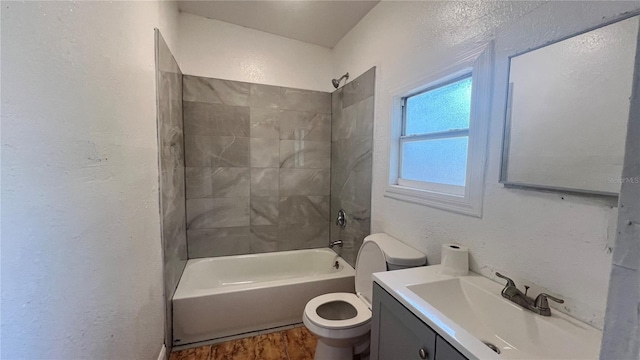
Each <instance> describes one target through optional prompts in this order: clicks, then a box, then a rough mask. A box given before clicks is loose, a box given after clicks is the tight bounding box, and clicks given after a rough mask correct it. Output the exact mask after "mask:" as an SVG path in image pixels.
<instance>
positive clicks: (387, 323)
mask: <svg viewBox="0 0 640 360" xmlns="http://www.w3.org/2000/svg"><path fill="white" fill-rule="evenodd" d="M372 321H373V322H372V324H371V339H372V342H371V355H372V358H373V359H431V360H433V359H437V360H463V359H467V358H466V357H465V356H464V355H462V354H461V353H460V352H458V351H457V350H456V349H455V348H454V347H453V346H451V345H450V344H449V343H448V342H447V341H446V340H444V339H443V338H442V337H441V336H439V335H438V334H437V333H436V332H435V331H434V330H433V329H432V328H431V327H429V326H428V325H427V324H425V323H424V322H422V321H421V320H420V319H419V318H417V317H416V316H415V315H414V314H413V313H411V311H409V310H408V309H407V308H406V307H404V306H403V305H402V304H401V303H400V302H399V301H398V300H396V299H394V298H393V296H391V295H389V293H387V292H386V291H385V290H384V289H383V288H382V287H380V285H378V284H377V283H374V285H373V319H372ZM381 339H382V340H381Z"/></svg>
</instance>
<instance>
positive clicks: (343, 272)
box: [172, 248, 356, 300]
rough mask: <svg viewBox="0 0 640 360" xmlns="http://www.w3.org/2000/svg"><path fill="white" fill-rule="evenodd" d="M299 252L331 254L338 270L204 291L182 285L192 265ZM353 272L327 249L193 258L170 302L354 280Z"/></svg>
mask: <svg viewBox="0 0 640 360" xmlns="http://www.w3.org/2000/svg"><path fill="white" fill-rule="evenodd" d="M301 252H322V253H331V254H332V255H333V256H335V259H336V261H338V262H339V264H340V270H339V271H337V272H332V273H328V274H322V275H317V276H308V275H305V276H298V277H293V278H287V279H281V280H270V281H261V282H255V283H250V284H238V285H228V286H224V287H213V288H206V289H190V288H185V287H186V286H187V285H185V284H184V283H183V281H182V280H183V278H184V275H185V273H186V272H187V271H188V269H189V266H190V265H191V266H193V265H194V264H197V263H199V262H204V261H212V260H213V261H215V259H218V258H224V259H227V260H228V259H234V258H235V259H250V258H255V257H263V256H269V257H272V256H277V255H279V254H283V253H286V254H291V255H294V254H295V253H301ZM355 272H356V271H355V269H354V268H353V267H352V266H351V265H350V264H349V263H347V262H346V260H345V259H343V258H342V257H341V256H340V255H338V253H336V252H335V251H333V250H331V249H327V248H312V249H301V250H283V251H273V252H268V253H258V254H242V255H228V256H216V257H204V258H195V259H189V260H187V264H186V266H185V268H184V271H183V274H182V276H181V277H180V281H179V282H178V286H177V287H176V291H175V292H174V295H173V298H172V300H185V299H192V298H199V297H206V296H210V295H217V294H224V293H229V292H242V291H250V290H256V289H263V288H268V287H273V286H281V285H288V284H294V283H298V282H300V280H304V282H316V281H323V280H327V279H334V278H344V277H354V278H355Z"/></svg>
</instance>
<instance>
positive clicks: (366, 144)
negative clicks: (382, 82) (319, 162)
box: [330, 68, 376, 267]
mask: <svg viewBox="0 0 640 360" xmlns="http://www.w3.org/2000/svg"><path fill="white" fill-rule="evenodd" d="M375 72H376V71H375V68H371V69H369V70H367V72H365V73H364V74H362V75H360V76H359V77H357V78H355V79H353V80H352V81H350V82H348V83H347V84H346V85H344V86H343V87H342V88H340V89H338V90H336V91H334V92H333V93H332V94H331V109H332V110H331V216H330V217H331V240H338V239H340V240H342V241H343V242H344V245H343V247H342V248H334V249H335V250H336V251H337V252H338V253H339V254H340V255H341V256H342V257H343V258H344V259H345V260H347V262H348V263H349V264H351V266H354V267H355V265H356V257H357V255H358V250H359V249H360V245H362V241H363V240H364V238H365V236H367V235H369V234H370V230H371V166H372V157H371V154H372V150H373V104H374V97H373V96H374V91H375V77H376V74H375ZM340 209H343V210H344V211H345V213H346V217H347V226H346V227H345V228H344V229H342V228H340V227H339V226H337V225H336V223H335V221H334V220H335V219H336V217H337V216H338V211H339V210H340Z"/></svg>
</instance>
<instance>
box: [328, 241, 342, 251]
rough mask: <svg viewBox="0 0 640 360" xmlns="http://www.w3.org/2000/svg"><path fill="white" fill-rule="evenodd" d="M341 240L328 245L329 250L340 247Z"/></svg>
mask: <svg viewBox="0 0 640 360" xmlns="http://www.w3.org/2000/svg"><path fill="white" fill-rule="evenodd" d="M342 245H343V243H342V240H336V241H332V242H330V243H329V248H330V249H333V247H334V246H338V247H342Z"/></svg>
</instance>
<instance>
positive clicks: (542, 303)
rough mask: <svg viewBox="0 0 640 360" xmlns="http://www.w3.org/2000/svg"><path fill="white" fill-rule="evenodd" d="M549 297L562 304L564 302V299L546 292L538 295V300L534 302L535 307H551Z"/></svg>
mask: <svg viewBox="0 0 640 360" xmlns="http://www.w3.org/2000/svg"><path fill="white" fill-rule="evenodd" d="M547 299H551V300H553V301H555V302H557V303H560V304H563V303H564V300H562V299H559V298H557V297H555V296H551V295H549V294H545V293H540V295H538V296H537V297H536V301H535V303H534V305H535V307H536V308H538V309H549V302H548V301H547Z"/></svg>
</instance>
